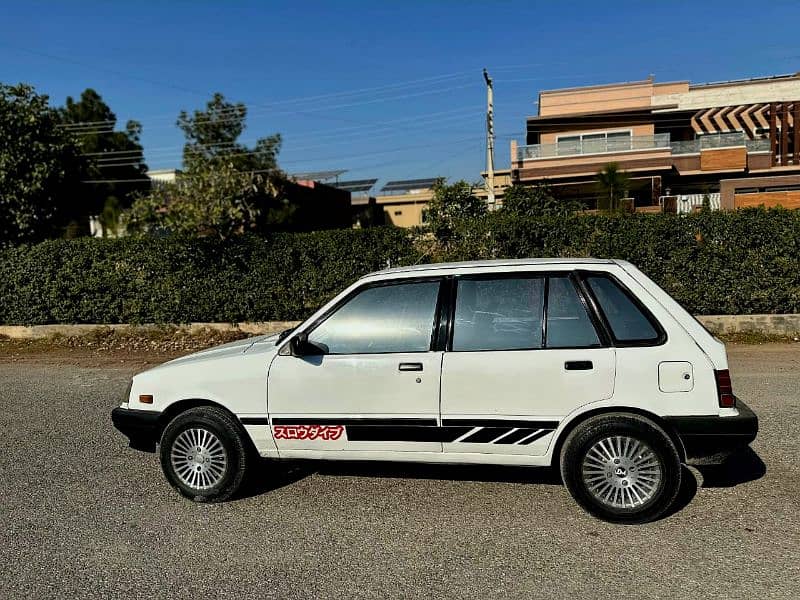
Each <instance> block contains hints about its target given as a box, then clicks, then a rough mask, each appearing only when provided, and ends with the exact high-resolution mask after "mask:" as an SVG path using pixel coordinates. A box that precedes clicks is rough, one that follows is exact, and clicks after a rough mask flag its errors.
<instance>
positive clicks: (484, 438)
mask: <svg viewBox="0 0 800 600" xmlns="http://www.w3.org/2000/svg"><path fill="white" fill-rule="evenodd" d="M511 429H512V428H511V427H485V428H483V429H481V430H479V431H476V432H475V433H473V434H472V435H471V436H469V437H467V438H464V439H463V440H461V442H463V443H465V444H485V443H487V442H491V441H494V440H496V439H497V438H499V437H500V436H501V435H504V434H506V433H508V432H509V431H511Z"/></svg>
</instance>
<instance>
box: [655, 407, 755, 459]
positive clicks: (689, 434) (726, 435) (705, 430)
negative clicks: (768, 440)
mask: <svg viewBox="0 0 800 600" xmlns="http://www.w3.org/2000/svg"><path fill="white" fill-rule="evenodd" d="M736 408H737V409H738V411H739V414H738V415H736V416H731V417H720V416H718V415H710V416H700V417H667V419H666V420H667V422H668V423H670V425H672V427H673V428H674V429H675V433H676V434H677V435H678V437H679V438H680V439H681V442H682V443H683V447H684V449H685V450H686V459H687V461H689V462H701V463H702V462H718V461H720V460H724V459H725V458H726V457H727V456H730V455H731V454H733V453H734V452H736V451H737V450H740V449H742V448H744V447H745V446H747V445H748V444H749V443H750V442H752V441H753V440H754V439H756V435H757V434H758V417H757V416H756V414H755V413H754V412H753V411H752V410H751V409H750V407H749V406H747V404H745V403H744V402H742V401H741V400H739V399H737V401H736Z"/></svg>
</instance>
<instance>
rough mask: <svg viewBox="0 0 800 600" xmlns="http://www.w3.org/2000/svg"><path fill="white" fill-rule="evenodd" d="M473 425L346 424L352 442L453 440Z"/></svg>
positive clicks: (348, 436) (349, 439) (348, 437)
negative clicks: (387, 425)
mask: <svg viewBox="0 0 800 600" xmlns="http://www.w3.org/2000/svg"><path fill="white" fill-rule="evenodd" d="M470 429H472V428H471V427H409V426H405V427H374V426H369V425H366V426H365V425H346V426H345V431H346V432H347V439H348V441H351V442H451V441H453V440H454V439H456V438H458V437H460V436H462V435H464V434H465V433H467V432H468V431H470Z"/></svg>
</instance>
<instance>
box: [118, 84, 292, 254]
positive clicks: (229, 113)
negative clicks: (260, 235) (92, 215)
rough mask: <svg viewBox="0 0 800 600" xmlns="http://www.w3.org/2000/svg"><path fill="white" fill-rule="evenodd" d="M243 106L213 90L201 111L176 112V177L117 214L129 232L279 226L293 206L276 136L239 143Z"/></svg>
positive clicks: (228, 232) (224, 234) (224, 231)
mask: <svg viewBox="0 0 800 600" xmlns="http://www.w3.org/2000/svg"><path fill="white" fill-rule="evenodd" d="M246 117H247V109H246V107H245V106H244V104H241V103H238V104H233V103H231V102H228V101H227V100H225V97H224V96H223V95H222V94H219V93H216V94H214V96H213V98H212V99H211V100H210V101H209V102H208V103H207V104H206V109H205V110H195V111H194V113H193V114H192V115H191V116H190V115H189V114H188V113H187V112H186V111H181V113H180V115H179V116H178V122H177V124H178V127H180V129H181V130H182V131H183V133H184V135H185V136H186V144H185V145H184V148H183V165H184V171H183V173H182V174H181V176H180V178H179V179H178V180H177V181H176V182H175V183H169V184H165V185H159V186H156V187H155V188H154V189H153V190H152V191H151V192H150V193H149V194H147V195H144V196H142V197H140V198H139V199H137V200H136V201H135V202H134V204H133V206H132V207H131V209H130V210H129V211H127V212H126V213H125V214H124V215H123V221H124V224H125V226H126V229H127V230H128V231H129V232H131V233H137V232H138V233H146V232H155V231H168V232H172V233H177V234H182V235H193V236H204V235H215V236H217V237H220V238H222V239H227V238H229V237H231V236H233V235H237V234H240V233H244V232H246V231H252V230H264V229H281V228H282V227H284V226H286V225H287V224H290V223H291V222H292V218H293V215H294V213H295V208H296V207H295V206H293V205H292V204H291V202H289V201H288V200H287V198H286V194H285V193H284V192H283V185H284V182H285V177H284V175H283V173H282V172H281V171H280V169H279V168H278V162H277V156H278V151H279V150H280V143H281V137H280V135H279V134H275V135H272V136H268V137H265V138H261V139H259V140H258V141H257V142H256V144H255V147H254V148H248V147H247V146H245V145H244V144H241V143H239V141H238V139H239V136H240V135H241V134H242V132H244V129H245V118H246Z"/></svg>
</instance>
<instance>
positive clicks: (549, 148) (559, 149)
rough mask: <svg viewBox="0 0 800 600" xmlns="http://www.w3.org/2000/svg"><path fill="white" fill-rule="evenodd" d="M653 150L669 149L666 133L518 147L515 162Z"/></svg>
mask: <svg viewBox="0 0 800 600" xmlns="http://www.w3.org/2000/svg"><path fill="white" fill-rule="evenodd" d="M655 148H669V134H668V133H657V134H655V135H636V136H633V137H627V138H601V139H591V140H575V141H570V142H557V143H555V144H535V145H532V146H520V147H519V148H517V160H531V159H535V158H553V157H558V156H579V155H582V154H604V153H609V152H630V151H631V150H651V149H655Z"/></svg>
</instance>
